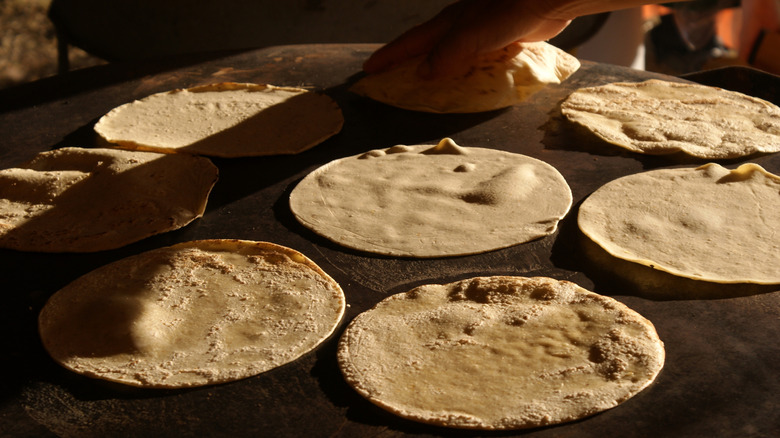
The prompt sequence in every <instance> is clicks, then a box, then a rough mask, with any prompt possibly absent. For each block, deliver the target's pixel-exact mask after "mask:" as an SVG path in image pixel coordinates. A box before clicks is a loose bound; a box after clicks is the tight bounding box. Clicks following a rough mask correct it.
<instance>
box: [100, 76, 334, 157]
mask: <svg viewBox="0 0 780 438" xmlns="http://www.w3.org/2000/svg"><path fill="white" fill-rule="evenodd" d="M343 124H344V117H343V116H342V114H341V109H340V108H339V106H338V105H337V104H336V102H335V101H334V100H333V99H331V98H330V97H329V96H327V95H325V94H323V93H318V92H311V91H307V90H304V89H301V88H292V87H276V86H273V85H267V84H246V83H233V82H227V83H220V84H212V85H203V86H199V87H193V88H187V89H179V90H173V91H169V92H164V93H157V94H153V95H151V96H147V97H145V98H143V99H141V100H137V101H134V102H131V103H127V104H124V105H122V106H119V107H117V108H114V109H113V110H111V111H110V112H108V113H107V114H106V115H105V116H103V117H102V118H101V119H100V120H99V121H98V122H97V123H96V124H95V131H96V132H97V133H98V134H99V135H100V136H101V138H103V139H104V140H105V141H106V142H108V143H109V144H115V145H116V146H117V147H121V148H126V149H134V150H148V151H156V152H166V153H170V152H185V153H190V154H198V155H207V156H215V157H228V158H230V157H247V156H261V155H283V154H297V153H300V152H303V151H305V150H307V149H310V148H312V147H314V146H316V145H318V144H320V143H322V142H323V141H325V140H326V139H328V138H330V137H331V136H333V135H335V134H337V133H338V132H339V131H340V130H341V127H342V126H343Z"/></svg>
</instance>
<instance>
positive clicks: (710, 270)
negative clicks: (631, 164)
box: [577, 163, 780, 284]
mask: <svg viewBox="0 0 780 438" xmlns="http://www.w3.org/2000/svg"><path fill="white" fill-rule="evenodd" d="M577 220H578V224H579V228H580V229H581V230H582V232H583V233H584V234H585V235H586V236H588V237H589V238H590V239H591V240H593V241H594V242H596V243H597V244H598V245H599V246H601V247H602V248H604V249H605V250H606V251H607V252H608V253H610V254H611V255H613V256H615V257H618V258H621V259H625V260H628V261H631V262H635V263H639V264H642V265H646V266H650V267H653V268H655V269H658V270H661V271H664V272H668V273H670V274H674V275H677V276H680V277H686V278H692V279H695V280H703V281H708V282H715V283H757V284H777V283H780V233H778V230H779V229H780V177H778V176H777V175H773V174H771V173H769V172H767V171H766V170H764V169H763V168H762V167H761V166H759V165H757V164H754V163H748V164H743V165H741V166H739V167H738V168H736V169H734V170H729V169H726V168H724V167H722V166H720V165H719V164H715V163H710V164H706V165H704V166H700V167H697V168H675V169H659V170H652V171H648V172H643V173H639V174H634V175H629V176H625V177H622V178H619V179H617V180H614V181H611V182H609V183H607V184H605V185H604V186H602V187H601V188H599V189H598V190H596V191H595V192H593V193H592V194H591V195H590V196H589V197H588V198H587V199H586V200H585V201H584V202H583V203H582V205H581V206H580V209H579V215H578V219H577Z"/></svg>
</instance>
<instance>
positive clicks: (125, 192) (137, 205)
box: [0, 148, 218, 252]
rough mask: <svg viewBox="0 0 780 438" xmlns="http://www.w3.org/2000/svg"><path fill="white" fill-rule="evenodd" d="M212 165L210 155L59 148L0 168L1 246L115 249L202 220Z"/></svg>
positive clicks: (54, 249) (214, 176)
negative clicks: (205, 156)
mask: <svg viewBox="0 0 780 438" xmlns="http://www.w3.org/2000/svg"><path fill="white" fill-rule="evenodd" d="M217 176H218V170H217V167H216V166H214V164H212V163H211V161H210V160H208V159H207V158H203V157H195V156H190V155H166V154H158V153H153V152H136V151H124V150H115V149H84V148H62V149H56V150H53V151H48V152H43V153H40V154H38V155H37V156H36V157H35V158H34V159H33V160H32V161H30V162H29V163H27V164H25V165H23V166H21V167H19V168H11V169H3V170H0V247H2V248H9V249H15V250H20V251H38V252H93V251H103V250H108V249H114V248H119V247H121V246H125V245H128V244H130V243H133V242H136V241H139V240H141V239H144V238H147V237H149V236H152V235H155V234H159V233H163V232H166V231H172V230H175V229H178V228H181V227H183V226H185V225H187V224H189V223H190V222H192V221H193V220H195V219H197V218H199V217H201V216H202V215H203V212H204V211H205V209H206V203H207V201H208V196H209V193H210V192H211V189H212V187H214V184H215V183H216V181H217Z"/></svg>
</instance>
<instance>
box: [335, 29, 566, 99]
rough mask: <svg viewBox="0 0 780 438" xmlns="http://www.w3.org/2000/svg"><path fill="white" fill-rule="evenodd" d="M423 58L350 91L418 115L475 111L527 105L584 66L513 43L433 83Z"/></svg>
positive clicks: (542, 48) (542, 46) (546, 47)
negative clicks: (423, 71) (421, 71)
mask: <svg viewBox="0 0 780 438" xmlns="http://www.w3.org/2000/svg"><path fill="white" fill-rule="evenodd" d="M422 60H423V58H422V57H415V58H412V59H410V60H408V61H406V62H404V63H402V64H399V65H397V66H395V67H394V68H392V69H390V70H387V71H385V72H381V73H375V74H371V75H368V76H365V77H363V78H361V79H360V80H359V81H358V82H356V83H355V84H354V85H353V86H352V87H351V88H350V90H351V91H352V92H354V93H357V94H359V95H362V96H366V97H369V98H371V99H374V100H376V101H379V102H382V103H386V104H388V105H392V106H396V107H399V108H403V109H408V110H413V111H424V112H432V113H475V112H483V111H492V110H497V109H501V108H506V107H509V106H512V105H516V104H518V103H520V102H523V101H525V100H526V99H528V97H529V96H530V95H532V94H533V93H535V92H537V91H539V90H541V89H543V88H544V87H547V86H550V85H551V84H560V83H561V82H563V81H564V80H566V78H568V77H569V76H571V75H572V74H573V73H574V72H576V71H577V70H578V69H579V68H580V62H579V61H578V60H577V58H575V57H573V56H571V55H569V54H568V53H566V52H564V51H563V50H561V49H559V48H557V47H555V46H553V45H551V44H548V43H546V42H533V43H517V44H513V45H510V46H508V47H506V48H505V49H503V50H500V51H498V52H493V53H490V54H487V55H483V56H481V57H479V58H477V60H475V61H474V63H473V65H471V66H470V69H469V71H468V72H467V73H465V74H462V75H451V76H446V77H443V78H436V79H431V80H426V79H422V78H421V77H420V76H419V75H418V74H417V68H418V66H419V65H420V63H421V62H422Z"/></svg>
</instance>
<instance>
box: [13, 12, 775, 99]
mask: <svg viewBox="0 0 780 438" xmlns="http://www.w3.org/2000/svg"><path fill="white" fill-rule="evenodd" d="M449 2H450V0H438V1H435V0H426V1H424V2H419V1H417V0H409V1H403V0H371V1H361V0H340V1H328V0H320V1H316V0H288V1H284V2H279V1H262V0H219V1H214V0H112V1H105V0H100V1H98V0H0V38H1V39H0V88H6V87H10V86H13V85H17V84H21V83H24V82H28V81H33V80H37V79H40V78H44V77H47V76H51V75H55V74H57V73H58V71H68V70H74V69H81V68H86V67H90V66H94V65H98V64H102V63H106V62H116V61H124V60H137V59H142V58H144V57H149V58H154V57H164V56H169V55H171V54H175V53H176V52H192V51H197V50H198V49H204V50H218V49H221V48H227V49H237V48H247V47H261V46H267V45H275V44H285V43H307V42H371V43H381V42H386V41H388V40H389V39H391V38H392V37H393V36H395V35H397V34H398V33H400V32H401V31H403V30H405V29H407V28H409V27H411V26H412V25H414V24H416V23H419V22H422V21H424V20H426V19H428V18H430V17H431V16H433V15H434V14H435V13H436V12H438V11H439V10H440V9H441V8H442V7H443V6H444V5H446V4H448V3H449ZM52 3H54V4H52ZM779 15H780V0H742V1H740V0H695V1H692V2H686V3H667V4H659V5H651V6H645V7H642V8H637V9H634V10H628V11H620V12H616V13H612V14H602V15H599V16H592V17H584V18H583V19H582V20H580V22H579V23H577V21H575V23H577V25H576V26H575V25H572V26H571V27H572V29H570V31H569V34H568V35H563V36H562V38H561V39H560V41H558V42H560V43H561V44H562V45H563V46H565V47H564V48H565V49H566V50H568V51H570V52H572V53H574V54H575V55H577V56H578V57H580V58H582V59H586V60H592V61H597V62H608V63H613V64H620V65H626V66H630V67H633V68H639V69H646V70H651V71H657V72H661V73H666V74H671V75H678V74H684V73H689V72H692V71H700V70H705V69H712V68H717V67H722V66H727V65H750V66H754V67H757V68H760V69H762V70H765V71H768V72H770V73H775V74H780V33H779V32H780V25H779V24H778V21H779V20H778V16H779ZM269 18H270V19H269ZM55 23H57V26H55ZM572 41H574V42H572ZM554 42H555V41H554ZM559 45H560V44H559Z"/></svg>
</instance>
